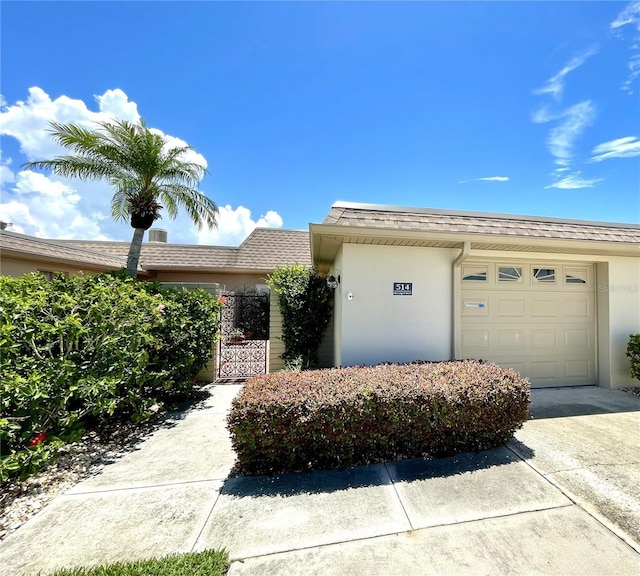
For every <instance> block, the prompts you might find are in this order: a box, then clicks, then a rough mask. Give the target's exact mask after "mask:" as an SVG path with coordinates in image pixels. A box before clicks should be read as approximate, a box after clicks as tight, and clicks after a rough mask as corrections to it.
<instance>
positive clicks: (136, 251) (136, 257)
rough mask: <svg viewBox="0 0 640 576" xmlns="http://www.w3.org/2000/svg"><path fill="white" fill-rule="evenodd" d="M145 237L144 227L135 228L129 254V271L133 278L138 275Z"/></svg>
mask: <svg viewBox="0 0 640 576" xmlns="http://www.w3.org/2000/svg"><path fill="white" fill-rule="evenodd" d="M143 238H144V228H134V229H133V238H132V239H131V246H129V255H128V256H127V272H128V273H129V276H131V278H137V277H138V262H139V261H140V250H141V249H142V240H143Z"/></svg>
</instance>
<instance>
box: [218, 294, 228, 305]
mask: <svg viewBox="0 0 640 576" xmlns="http://www.w3.org/2000/svg"><path fill="white" fill-rule="evenodd" d="M218 302H220V304H226V303H227V299H226V298H225V297H224V296H220V298H218Z"/></svg>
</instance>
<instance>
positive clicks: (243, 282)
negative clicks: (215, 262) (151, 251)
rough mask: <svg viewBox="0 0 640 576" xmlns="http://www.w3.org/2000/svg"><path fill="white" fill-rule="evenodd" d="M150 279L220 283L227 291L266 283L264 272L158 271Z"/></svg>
mask: <svg viewBox="0 0 640 576" xmlns="http://www.w3.org/2000/svg"><path fill="white" fill-rule="evenodd" d="M149 279H150V280H158V281H159V282H177V283H193V284H220V285H221V289H222V290H223V291H225V292H227V291H242V290H244V289H246V290H247V291H253V290H255V289H256V285H260V284H265V283H266V274H229V273H214V272H189V271H186V272H179V271H176V272H167V271H159V272H158V273H157V274H154V275H153V276H152V277H149Z"/></svg>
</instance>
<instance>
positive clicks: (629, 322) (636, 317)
mask: <svg viewBox="0 0 640 576" xmlns="http://www.w3.org/2000/svg"><path fill="white" fill-rule="evenodd" d="M600 269H602V266H600ZM597 290H598V303H599V304H602V303H603V302H605V303H606V306H604V305H601V306H600V308H599V310H598V316H599V320H600V321H601V322H602V323H605V324H608V326H609V333H608V342H607V343H605V349H606V348H608V351H609V354H610V357H609V358H608V359H607V358H606V357H602V349H601V358H600V360H601V362H605V364H606V365H608V368H609V381H606V379H603V380H604V381H603V382H601V383H600V384H601V385H602V386H607V387H609V386H610V387H611V388H622V387H625V386H638V385H640V382H639V381H638V380H636V379H633V378H632V377H631V374H630V364H629V358H628V357H627V356H626V349H627V343H628V342H629V335H630V334H638V333H640V258H624V257H612V258H609V259H608V274H607V275H606V276H605V275H599V277H598V286H597ZM605 314H608V318H607V317H606V316H605ZM601 337H602V336H601ZM604 337H606V334H605V335H604ZM605 378H606V374H605Z"/></svg>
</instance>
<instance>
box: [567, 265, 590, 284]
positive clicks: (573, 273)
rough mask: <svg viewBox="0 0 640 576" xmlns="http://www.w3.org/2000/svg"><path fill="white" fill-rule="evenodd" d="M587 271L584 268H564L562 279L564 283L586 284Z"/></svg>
mask: <svg viewBox="0 0 640 576" xmlns="http://www.w3.org/2000/svg"><path fill="white" fill-rule="evenodd" d="M587 279H588V272H587V269H586V268H565V269H564V281H565V284H586V283H587Z"/></svg>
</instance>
